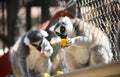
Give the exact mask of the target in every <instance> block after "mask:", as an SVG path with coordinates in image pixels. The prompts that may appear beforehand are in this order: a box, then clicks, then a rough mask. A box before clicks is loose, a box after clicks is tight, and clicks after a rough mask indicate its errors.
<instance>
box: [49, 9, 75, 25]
mask: <svg viewBox="0 0 120 77" xmlns="http://www.w3.org/2000/svg"><path fill="white" fill-rule="evenodd" d="M65 16H68V17H70V18H74V16H73V15H72V14H70V13H69V12H68V11H67V10H60V11H58V12H57V13H56V14H55V15H54V16H53V17H52V19H51V21H50V23H52V22H53V21H54V20H55V19H57V18H59V17H65Z"/></svg>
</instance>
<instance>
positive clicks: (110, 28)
mask: <svg viewBox="0 0 120 77" xmlns="http://www.w3.org/2000/svg"><path fill="white" fill-rule="evenodd" d="M76 9H77V10H76V16H80V17H81V18H82V19H83V20H84V21H86V22H89V23H92V24H94V25H96V26H97V27H98V28H100V29H101V30H102V31H103V32H104V33H106V34H107V36H108V37H109V40H110V42H111V45H112V48H111V50H112V52H113V55H114V56H113V62H117V61H119V60H120V52H119V46H118V44H117V42H118V40H117V38H116V36H117V34H118V27H119V26H120V25H119V24H118V22H119V21H120V1H119V0H77V1H76Z"/></svg>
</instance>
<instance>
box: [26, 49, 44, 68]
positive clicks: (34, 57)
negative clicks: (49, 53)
mask: <svg viewBox="0 0 120 77" xmlns="http://www.w3.org/2000/svg"><path fill="white" fill-rule="evenodd" d="M42 61H44V60H42V57H41V54H40V52H39V51H37V50H35V49H30V54H29V56H28V57H27V63H28V64H27V65H28V67H29V68H30V69H34V68H35V67H36V64H38V63H39V62H41V65H40V66H42V65H43V64H42V63H43V62H42Z"/></svg>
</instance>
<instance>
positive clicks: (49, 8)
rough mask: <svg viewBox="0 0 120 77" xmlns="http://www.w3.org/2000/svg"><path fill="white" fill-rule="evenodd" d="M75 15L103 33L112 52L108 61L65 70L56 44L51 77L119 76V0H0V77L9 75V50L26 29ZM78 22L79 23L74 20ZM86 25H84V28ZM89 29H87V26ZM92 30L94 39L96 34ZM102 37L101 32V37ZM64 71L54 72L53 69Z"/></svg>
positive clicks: (41, 27) (43, 27)
mask: <svg viewBox="0 0 120 77" xmlns="http://www.w3.org/2000/svg"><path fill="white" fill-rule="evenodd" d="M65 16H68V17H69V18H71V19H74V18H78V19H81V20H83V21H84V22H87V23H89V24H92V25H93V26H95V27H97V28H98V29H100V30H101V31H102V32H103V33H104V34H106V35H107V37H108V38H109V41H110V43H111V51H112V53H113V58H112V62H111V63H109V64H97V65H95V66H90V67H85V68H82V69H77V70H75V71H72V72H68V71H67V68H66V67H65V66H64V63H63V62H61V56H60V54H61V53H58V50H59V49H60V48H61V46H60V45H55V46H53V49H54V54H53V55H52V56H51V60H52V62H53V69H54V71H52V72H53V73H55V74H54V75H51V76H53V77H119V76H120V62H119V61H120V0H0V77H13V73H12V69H11V64H10V61H9V51H10V50H9V49H10V48H11V47H12V46H13V45H14V43H15V42H16V40H17V39H18V38H19V37H20V36H21V35H23V34H24V33H25V32H27V31H28V30H30V29H37V30H46V31H48V33H49V37H47V39H48V40H49V41H50V40H51V39H52V38H53V37H55V36H56V35H54V34H53V33H52V32H50V31H49V28H50V27H51V26H52V25H53V24H54V23H56V22H57V21H58V19H59V18H60V17H65ZM78 23H79V22H78ZM87 28H88V27H87ZM89 29H90V30H91V28H89ZM97 34H99V33H97V32H96V35H95V36H96V38H99V37H97ZM102 37H103V36H102V35H101V38H102ZM59 70H61V71H63V73H64V74H61V75H56V72H57V71H59Z"/></svg>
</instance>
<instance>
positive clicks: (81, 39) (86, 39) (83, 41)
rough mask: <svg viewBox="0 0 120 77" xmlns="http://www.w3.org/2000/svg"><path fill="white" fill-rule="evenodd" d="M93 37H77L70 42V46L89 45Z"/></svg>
mask: <svg viewBox="0 0 120 77" xmlns="http://www.w3.org/2000/svg"><path fill="white" fill-rule="evenodd" d="M92 40H93V37H92V36H89V37H88V36H77V37H74V38H72V39H70V40H69V44H70V45H72V44H78V45H88V44H90V43H91V42H92Z"/></svg>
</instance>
